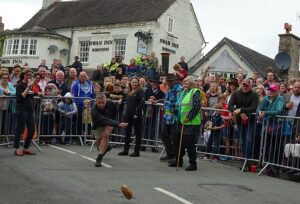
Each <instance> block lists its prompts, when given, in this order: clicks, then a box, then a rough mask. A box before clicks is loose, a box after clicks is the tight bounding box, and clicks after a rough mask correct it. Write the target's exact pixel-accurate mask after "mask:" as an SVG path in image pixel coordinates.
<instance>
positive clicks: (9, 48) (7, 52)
mask: <svg viewBox="0 0 300 204" xmlns="http://www.w3.org/2000/svg"><path fill="white" fill-rule="evenodd" d="M12 43H13V41H12V40H8V43H7V50H6V54H7V55H11V48H12Z"/></svg>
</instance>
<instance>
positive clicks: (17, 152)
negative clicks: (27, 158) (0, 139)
mask: <svg viewBox="0 0 300 204" xmlns="http://www.w3.org/2000/svg"><path fill="white" fill-rule="evenodd" d="M15 155H16V156H23V155H24V154H23V151H22V150H20V149H16V150H15Z"/></svg>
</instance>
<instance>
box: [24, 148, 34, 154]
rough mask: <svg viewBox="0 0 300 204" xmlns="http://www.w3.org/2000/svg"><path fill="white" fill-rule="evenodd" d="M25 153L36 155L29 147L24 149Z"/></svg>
mask: <svg viewBox="0 0 300 204" xmlns="http://www.w3.org/2000/svg"><path fill="white" fill-rule="evenodd" d="M23 154H27V155H36V153H35V152H33V151H31V150H29V149H23Z"/></svg>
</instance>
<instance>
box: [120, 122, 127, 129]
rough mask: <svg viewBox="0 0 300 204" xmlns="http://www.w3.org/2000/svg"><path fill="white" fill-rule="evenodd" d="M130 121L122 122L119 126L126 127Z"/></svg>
mask: <svg viewBox="0 0 300 204" xmlns="http://www.w3.org/2000/svg"><path fill="white" fill-rule="evenodd" d="M127 125H128V123H120V124H119V128H126V127H127Z"/></svg>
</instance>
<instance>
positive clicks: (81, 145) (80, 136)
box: [78, 135, 83, 147]
mask: <svg viewBox="0 0 300 204" xmlns="http://www.w3.org/2000/svg"><path fill="white" fill-rule="evenodd" d="M78 138H79V141H80V144H81V146H82V147H83V142H82V139H81V135H79V136H78Z"/></svg>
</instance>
